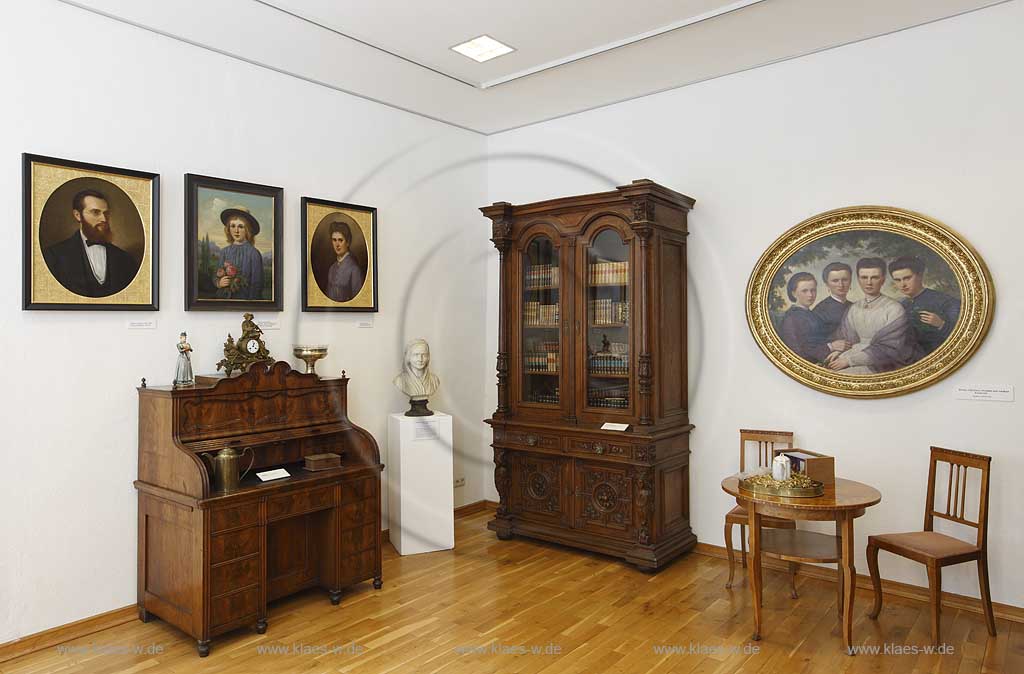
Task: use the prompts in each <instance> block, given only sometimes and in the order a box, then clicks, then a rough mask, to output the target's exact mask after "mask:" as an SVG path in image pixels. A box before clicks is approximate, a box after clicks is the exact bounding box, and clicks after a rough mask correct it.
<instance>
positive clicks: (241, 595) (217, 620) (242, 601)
mask: <svg viewBox="0 0 1024 674" xmlns="http://www.w3.org/2000/svg"><path fill="white" fill-rule="evenodd" d="M259 599H260V589H259V588H258V587H254V588H250V589H248V590H242V591H241V592H235V593H234V594H228V595H224V596H223V597H217V598H216V599H213V600H211V601H210V626H211V627H217V626H218V625H223V624H225V623H229V622H231V621H232V620H238V619H239V618H244V617H246V616H250V615H251V616H255V615H256V610H257V606H258V605H259Z"/></svg>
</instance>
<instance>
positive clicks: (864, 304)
mask: <svg viewBox="0 0 1024 674" xmlns="http://www.w3.org/2000/svg"><path fill="white" fill-rule="evenodd" d="M746 303H747V322H748V324H749V326H750V331H751V334H753V336H754V340H755V341H756V342H757V344H758V346H759V347H760V348H761V350H762V351H763V352H764V354H765V355H766V356H767V357H768V359H769V360H771V362H772V363H773V364H775V366H776V367H778V368H779V369H780V370H782V371H783V372H784V373H786V374H787V375H789V376H790V377H792V378H794V379H796V380H797V381H799V382H801V383H803V384H805V385H807V386H810V387H812V388H815V389H818V390H820V391H824V392H825V393H831V394H834V395H840V396H846V397H853V398H877V397H885V396H893V395H900V394H903V393H909V392H911V391H915V390H918V389H921V388H923V387H925V386H929V385H931V384H933V383H935V382H937V381H938V380H940V379H942V378H943V377H946V376H948V375H949V374H951V373H952V372H953V371H955V370H956V369H957V368H958V367H960V366H961V365H963V363H965V362H966V361H967V359H968V358H970V357H971V355H972V354H974V352H975V351H976V350H977V349H978V347H979V346H980V345H981V342H982V340H983V339H984V338H985V334H986V332H987V331H988V327H989V325H990V323H991V322H992V314H993V310H994V306H995V291H994V288H993V286H992V279H991V277H990V276H989V273H988V269H987V268H986V266H985V263H984V261H983V260H982V259H981V256H980V255H979V254H978V253H977V252H976V251H975V250H974V249H973V248H972V247H971V246H970V244H968V243H967V242H966V241H965V240H964V239H963V238H961V237H960V236H959V235H958V234H957V233H956V232H954V231H953V230H952V229H950V228H948V227H946V226H945V225H943V224H942V223H940V222H938V221H936V220H934V219H932V218H929V217H927V216H925V215H922V214H920V213H915V212H913V211H907V210H903V209H900V208H893V207H887V206H855V207H849V208H841V209H837V210H833V211H828V212H826V213H821V214H819V215H815V216H814V217H811V218H808V219H807V220H805V221H803V222H801V223H800V224H798V225H796V226H795V227H793V228H792V229H790V230H789V231H787V232H786V233H785V234H783V235H782V236H781V237H779V238H778V239H777V240H776V241H775V242H774V243H773V244H772V245H771V246H770V247H769V248H768V250H767V251H765V253H764V254H763V255H762V256H761V259H760V260H758V262H757V264H756V265H755V267H754V271H753V273H752V274H751V276H750V281H749V283H748V284H747V299H746Z"/></svg>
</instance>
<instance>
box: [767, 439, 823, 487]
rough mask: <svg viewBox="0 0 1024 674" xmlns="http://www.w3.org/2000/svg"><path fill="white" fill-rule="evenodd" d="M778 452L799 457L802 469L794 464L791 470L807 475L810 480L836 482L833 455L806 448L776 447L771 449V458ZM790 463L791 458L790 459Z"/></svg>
mask: <svg viewBox="0 0 1024 674" xmlns="http://www.w3.org/2000/svg"><path fill="white" fill-rule="evenodd" d="M779 454H785V455H786V456H796V457H798V458H799V459H800V463H802V464H803V469H802V470H797V468H796V466H794V467H793V472H794V473H796V472H800V473H804V474H806V475H807V477H809V478H811V479H812V480H817V481H818V482H820V483H822V484H823V485H825V486H831V485H835V483H836V459H835V457H833V456H825V455H824V454H819V453H817V452H812V451H810V450H808V449H799V448H796V447H794V448H792V449H786V448H782V449H776V450H773V451H772V458H773V459H774V458H775V457H776V456H778V455H779ZM791 463H793V462H792V460H791Z"/></svg>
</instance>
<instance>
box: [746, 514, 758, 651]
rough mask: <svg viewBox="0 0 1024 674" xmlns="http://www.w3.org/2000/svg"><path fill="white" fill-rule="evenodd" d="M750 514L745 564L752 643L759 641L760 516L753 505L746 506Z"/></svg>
mask: <svg viewBox="0 0 1024 674" xmlns="http://www.w3.org/2000/svg"><path fill="white" fill-rule="evenodd" d="M747 510H748V511H749V513H750V519H749V521H750V526H749V528H750V563H749V564H747V574H748V577H749V578H750V592H751V598H752V600H753V604H754V634H753V636H752V637H750V638H751V639H752V640H754V641H760V640H761V515H760V514H759V513H758V512H757V511H756V510H755V509H754V508H753V504H748V505H747Z"/></svg>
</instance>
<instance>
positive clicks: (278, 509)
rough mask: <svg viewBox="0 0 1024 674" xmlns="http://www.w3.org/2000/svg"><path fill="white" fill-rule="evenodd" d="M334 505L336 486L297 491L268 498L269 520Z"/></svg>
mask: <svg viewBox="0 0 1024 674" xmlns="http://www.w3.org/2000/svg"><path fill="white" fill-rule="evenodd" d="M333 505H334V487H321V488H320V489H310V490H308V491H296V492H291V493H288V494H282V495H280V496H274V497H273V498H269V499H267V520H276V519H280V518H282V517H287V516H289V515H297V514H300V513H306V512H311V511H313V510H323V509H324V508H330V507H332V506H333Z"/></svg>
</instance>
